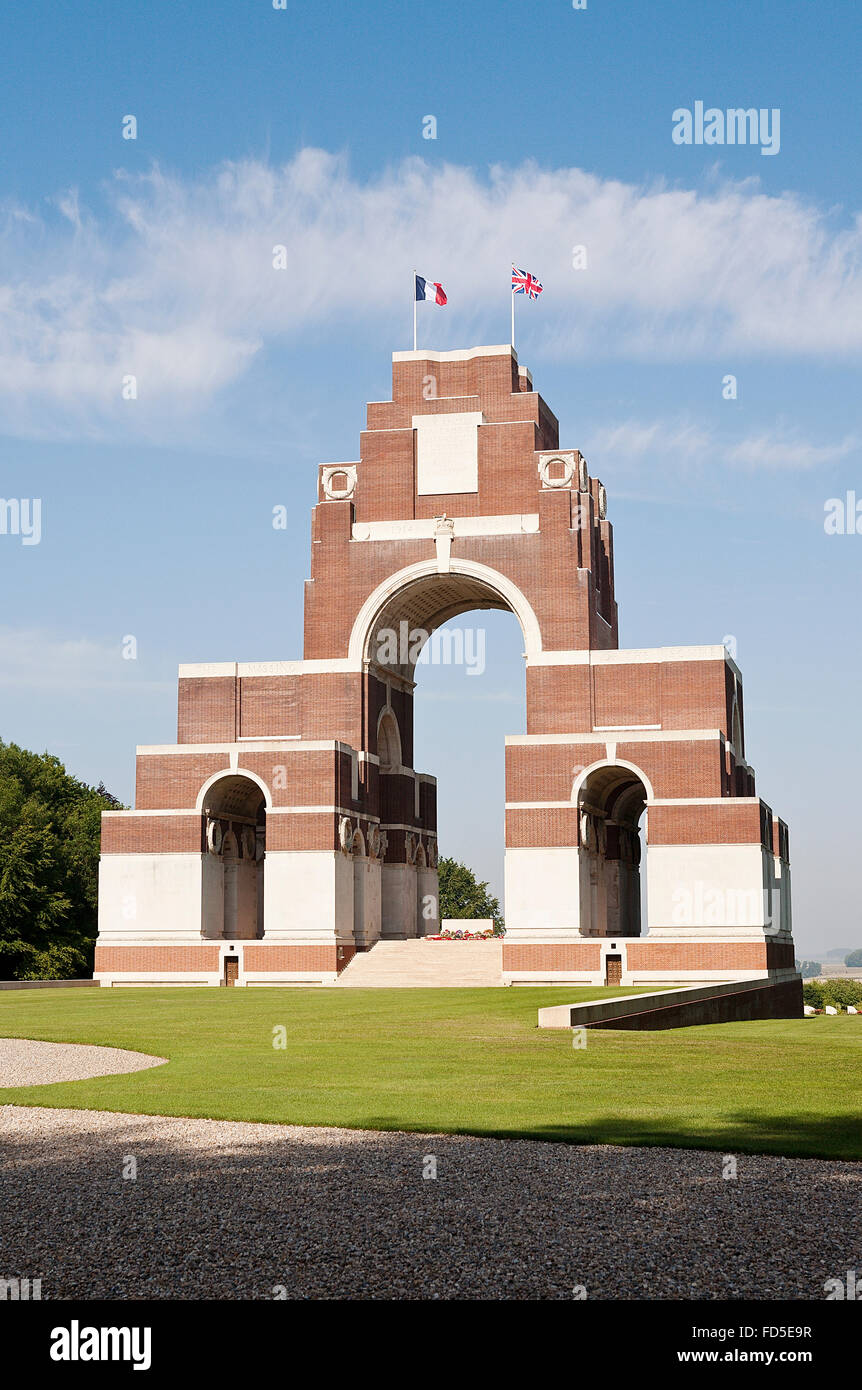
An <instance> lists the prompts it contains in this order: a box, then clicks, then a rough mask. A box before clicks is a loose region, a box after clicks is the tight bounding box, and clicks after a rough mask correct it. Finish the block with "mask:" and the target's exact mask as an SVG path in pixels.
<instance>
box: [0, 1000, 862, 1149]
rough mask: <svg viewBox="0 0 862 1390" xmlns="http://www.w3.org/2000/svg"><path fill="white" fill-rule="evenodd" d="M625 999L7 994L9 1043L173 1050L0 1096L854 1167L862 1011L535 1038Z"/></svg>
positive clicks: (2, 1024)
mask: <svg viewBox="0 0 862 1390" xmlns="http://www.w3.org/2000/svg"><path fill="white" fill-rule="evenodd" d="M621 992H626V993H636V992H637V991H620V990H618V989H617V990H597V989H594V988H581V989H577V988H576V989H571V988H559V987H555V988H548V989H515V988H513V989H428V990H424V989H411V990H341V989H337V990H336V989H332V990H329V989H295V990H291V989H272V990H269V989H232V990H224V989H200V990H196V989H146V990H133V989H121V990H120V989H117V990H110V989H103V990H56V991H54V990H33V991H20V992H18V991H9V992H5V991H0V1036H6V1037H31V1038H42V1039H45V1040H48V1041H53V1042H82V1043H99V1044H104V1045H108V1046H113V1047H121V1048H129V1049H132V1050H134V1051H138V1052H148V1053H153V1054H156V1055H158V1056H162V1057H168V1058H170V1061H169V1063H168V1065H167V1066H163V1067H158V1068H155V1069H154V1070H151V1071H144V1072H138V1073H135V1074H132V1075H127V1076H110V1077H105V1078H99V1079H95V1080H90V1081H75V1082H64V1083H61V1084H57V1085H51V1086H37V1087H26V1088H23V1087H21V1088H17V1087H16V1088H14V1089H0V1103H3V1104H20V1105H47V1106H54V1107H57V1106H60V1107H76V1108H83V1109H91V1110H93V1109H96V1110H117V1111H131V1112H136V1113H139V1114H153V1115H191V1116H206V1117H209V1118H212V1119H235V1120H263V1121H278V1122H280V1123H285V1124H300V1125H338V1126H344V1127H347V1128H354V1129H384V1130H389V1129H398V1130H418V1131H430V1132H438V1133H464V1134H478V1135H496V1136H505V1137H519V1138H533V1139H548V1140H562V1141H565V1142H569V1143H609V1144H663V1145H676V1146H685V1147H698V1148H714V1149H722V1150H725V1151H727V1152H728V1153H730V1152H738V1153H779V1154H796V1155H809V1156H821V1157H828V1158H853V1159H858V1158H860V1157H862V1125H860V1110H862V1104H860V1092H862V1084H860V1076H862V1015H860V1016H858V1017H853V1016H847V1015H843V1016H839V1017H837V1018H828V1017H818V1018H811V1019H805V1020H771V1021H764V1022H759V1023H727V1024H718V1025H711V1026H709V1027H700V1028H686V1029H678V1030H673V1031H666V1032H657V1033H634V1032H605V1031H601V1032H590V1033H588V1035H587V1046H586V1048H585V1049H583V1050H576V1049H573V1047H572V1038H571V1035H570V1033H569V1032H568V1031H562V1032H556V1031H555V1032H545V1031H541V1032H540V1031H539V1030H538V1029H537V1027H536V1010H537V1009H538V1008H540V1007H542V1006H544V1005H548V1004H560V1003H566V1002H575V1001H577V1000H578V999H587V998H592V999H595V998H597V997H601V996H602V995H603V994H619V993H621ZM279 1025H283V1026H284V1028H285V1030H286V1040H287V1046H286V1048H285V1049H283V1050H282V1049H276V1048H274V1047H273V1045H272V1043H273V1029H274V1028H276V1027H278V1026H279ZM0 1080H2V1078H0Z"/></svg>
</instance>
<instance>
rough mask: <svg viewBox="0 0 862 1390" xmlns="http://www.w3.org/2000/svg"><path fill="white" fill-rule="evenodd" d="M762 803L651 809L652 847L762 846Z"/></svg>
mask: <svg viewBox="0 0 862 1390" xmlns="http://www.w3.org/2000/svg"><path fill="white" fill-rule="evenodd" d="M760 806H761V803H760V802H755V804H754V805H751V804H744V805H738V804H735V803H734V800H733V798H730V797H728V798H727V799H726V800H725V801H723V802H722V803H720V804H719V805H717V806H651V807H650V808H649V812H648V822H649V824H648V833H647V838H648V840H649V843H650V844H651V845H749V844H755V845H759V844H760V843H761V811H760Z"/></svg>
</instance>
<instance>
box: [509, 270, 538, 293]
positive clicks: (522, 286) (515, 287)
mask: <svg viewBox="0 0 862 1390" xmlns="http://www.w3.org/2000/svg"><path fill="white" fill-rule="evenodd" d="M541 293H542V286H541V285H540V284H539V282H538V280H537V279H536V277H535V276H534V275H531V274H530V272H529V270H517V269H516V268H515V266H512V294H528V295H529V296H530V298H531V299H538V298H539V295H540V294H541Z"/></svg>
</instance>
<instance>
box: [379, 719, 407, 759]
mask: <svg viewBox="0 0 862 1390" xmlns="http://www.w3.org/2000/svg"><path fill="white" fill-rule="evenodd" d="M377 756H378V758H379V759H380V771H381V772H397V771H398V769H399V768H400V766H401V734H400V732H399V729H398V720H397V719H396V718H395V714H394V712H393V711H392V710H391V709H385V710H384V711H383V713H382V714H381V716H380V720H379V723H378V725H377Z"/></svg>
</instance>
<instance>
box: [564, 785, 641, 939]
mask: <svg viewBox="0 0 862 1390" xmlns="http://www.w3.org/2000/svg"><path fill="white" fill-rule="evenodd" d="M648 797H649V791H648V788H647V786H646V784H645V782H644V780H643V779H642V777H641V776H640V774H639V773H638V772H637V771H636V770H635V769H634V768H631V767H627V766H625V765H624V764H621V763H606V764H602V765H601V766H599V767H596V768H594V769H592V770H591V771H589V772H588V773H587V775H586V776H585V777H583V778H582V779H581V780H580V783H579V785H578V787H577V804H578V848H579V851H580V853H579V888H580V930H581V935H582V936H602V937H605V936H614V937H616V936H626V937H628V936H640V935H641V934H642V929H643V926H644V924H645V913H644V911H643V902H644V899H645V894H644V886H645V885H644V884H643V883H642V876H641V863H642V861H643V857H644V856H643V853H642V842H641V819H642V817H643V813H644V810H645V808H646V803H647V800H648Z"/></svg>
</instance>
